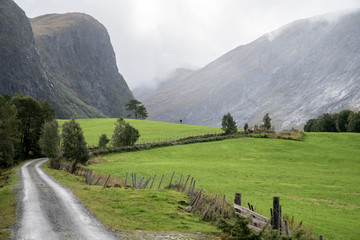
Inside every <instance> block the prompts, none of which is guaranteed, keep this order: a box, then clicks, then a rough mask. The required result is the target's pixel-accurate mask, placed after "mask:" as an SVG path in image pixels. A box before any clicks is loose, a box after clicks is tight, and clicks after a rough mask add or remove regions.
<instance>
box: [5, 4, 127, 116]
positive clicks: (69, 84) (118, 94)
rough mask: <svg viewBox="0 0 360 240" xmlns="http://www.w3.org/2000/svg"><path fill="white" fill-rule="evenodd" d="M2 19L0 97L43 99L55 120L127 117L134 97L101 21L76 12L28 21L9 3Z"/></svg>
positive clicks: (18, 9)
mask: <svg viewBox="0 0 360 240" xmlns="http://www.w3.org/2000/svg"><path fill="white" fill-rule="evenodd" d="M0 19H1V22H0V30H1V31H0V49H1V55H0V63H1V65H0V84H1V90H0V94H8V95H13V94H14V93H21V94H26V95H30V96H32V97H35V98H36V99H39V100H43V99H46V100H48V101H49V102H50V103H51V104H52V105H53V106H55V107H56V112H57V116H58V118H69V117H71V116H72V115H75V116H77V117H78V118H88V117H105V116H109V117H119V116H126V114H127V113H126V110H125V104H126V103H127V102H128V101H129V100H130V99H132V98H133V95H132V93H131V91H130V90H129V88H128V86H127V84H126V82H125V80H124V78H123V77H122V76H121V74H120V73H119V72H118V68H117V66H116V60H115V53H114V51H113V48H112V45H111V42H110V38H109V35H108V33H107V30H106V29H105V27H104V26H103V25H102V24H101V23H99V22H98V21H97V20H95V19H94V18H92V17H91V16H88V15H86V14H80V13H69V14H49V15H44V16H40V17H37V18H33V19H30V21H29V19H28V18H27V17H26V15H25V14H24V12H23V11H22V10H21V9H20V8H19V7H18V6H17V5H16V4H15V3H14V1H12V0H2V1H1V2H0ZM4 19H5V20H4ZM30 23H31V24H30ZM3 52H4V54H3ZM9 59H10V61H9Z"/></svg>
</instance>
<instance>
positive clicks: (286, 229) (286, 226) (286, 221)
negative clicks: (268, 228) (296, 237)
mask: <svg viewBox="0 0 360 240" xmlns="http://www.w3.org/2000/svg"><path fill="white" fill-rule="evenodd" d="M285 232H286V236H288V237H289V236H290V228H289V222H288V220H287V219H285Z"/></svg>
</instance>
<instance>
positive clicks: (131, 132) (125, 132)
mask: <svg viewBox="0 0 360 240" xmlns="http://www.w3.org/2000/svg"><path fill="white" fill-rule="evenodd" d="M139 137H140V134H139V131H138V130H137V129H136V128H134V127H133V126H131V125H130V124H129V123H126V122H125V120H124V119H123V118H121V117H120V118H118V120H117V121H116V123H115V129H114V134H113V136H112V145H113V146H114V147H121V146H131V145H134V144H135V142H136V141H137V140H138V139H139Z"/></svg>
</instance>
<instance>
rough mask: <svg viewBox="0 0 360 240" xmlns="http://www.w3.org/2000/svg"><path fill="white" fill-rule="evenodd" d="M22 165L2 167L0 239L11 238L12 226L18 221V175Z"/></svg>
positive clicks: (0, 183) (0, 174)
mask: <svg viewBox="0 0 360 240" xmlns="http://www.w3.org/2000/svg"><path fill="white" fill-rule="evenodd" d="M20 166H21V165H18V166H16V167H13V168H10V169H6V170H4V169H0V186H1V187H0V239H10V235H11V227H12V226H13V225H14V224H15V223H16V203H17V201H16V194H17V193H16V192H15V190H14V188H15V186H16V185H17V184H18V183H19V178H18V177H17V176H16V174H17V172H18V169H19V168H20Z"/></svg>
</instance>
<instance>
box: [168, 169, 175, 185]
mask: <svg viewBox="0 0 360 240" xmlns="http://www.w3.org/2000/svg"><path fill="white" fill-rule="evenodd" d="M174 174H175V171H174V172H173V174H172V176H171V180H170V183H169V188H171V182H172V180H173V177H174Z"/></svg>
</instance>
